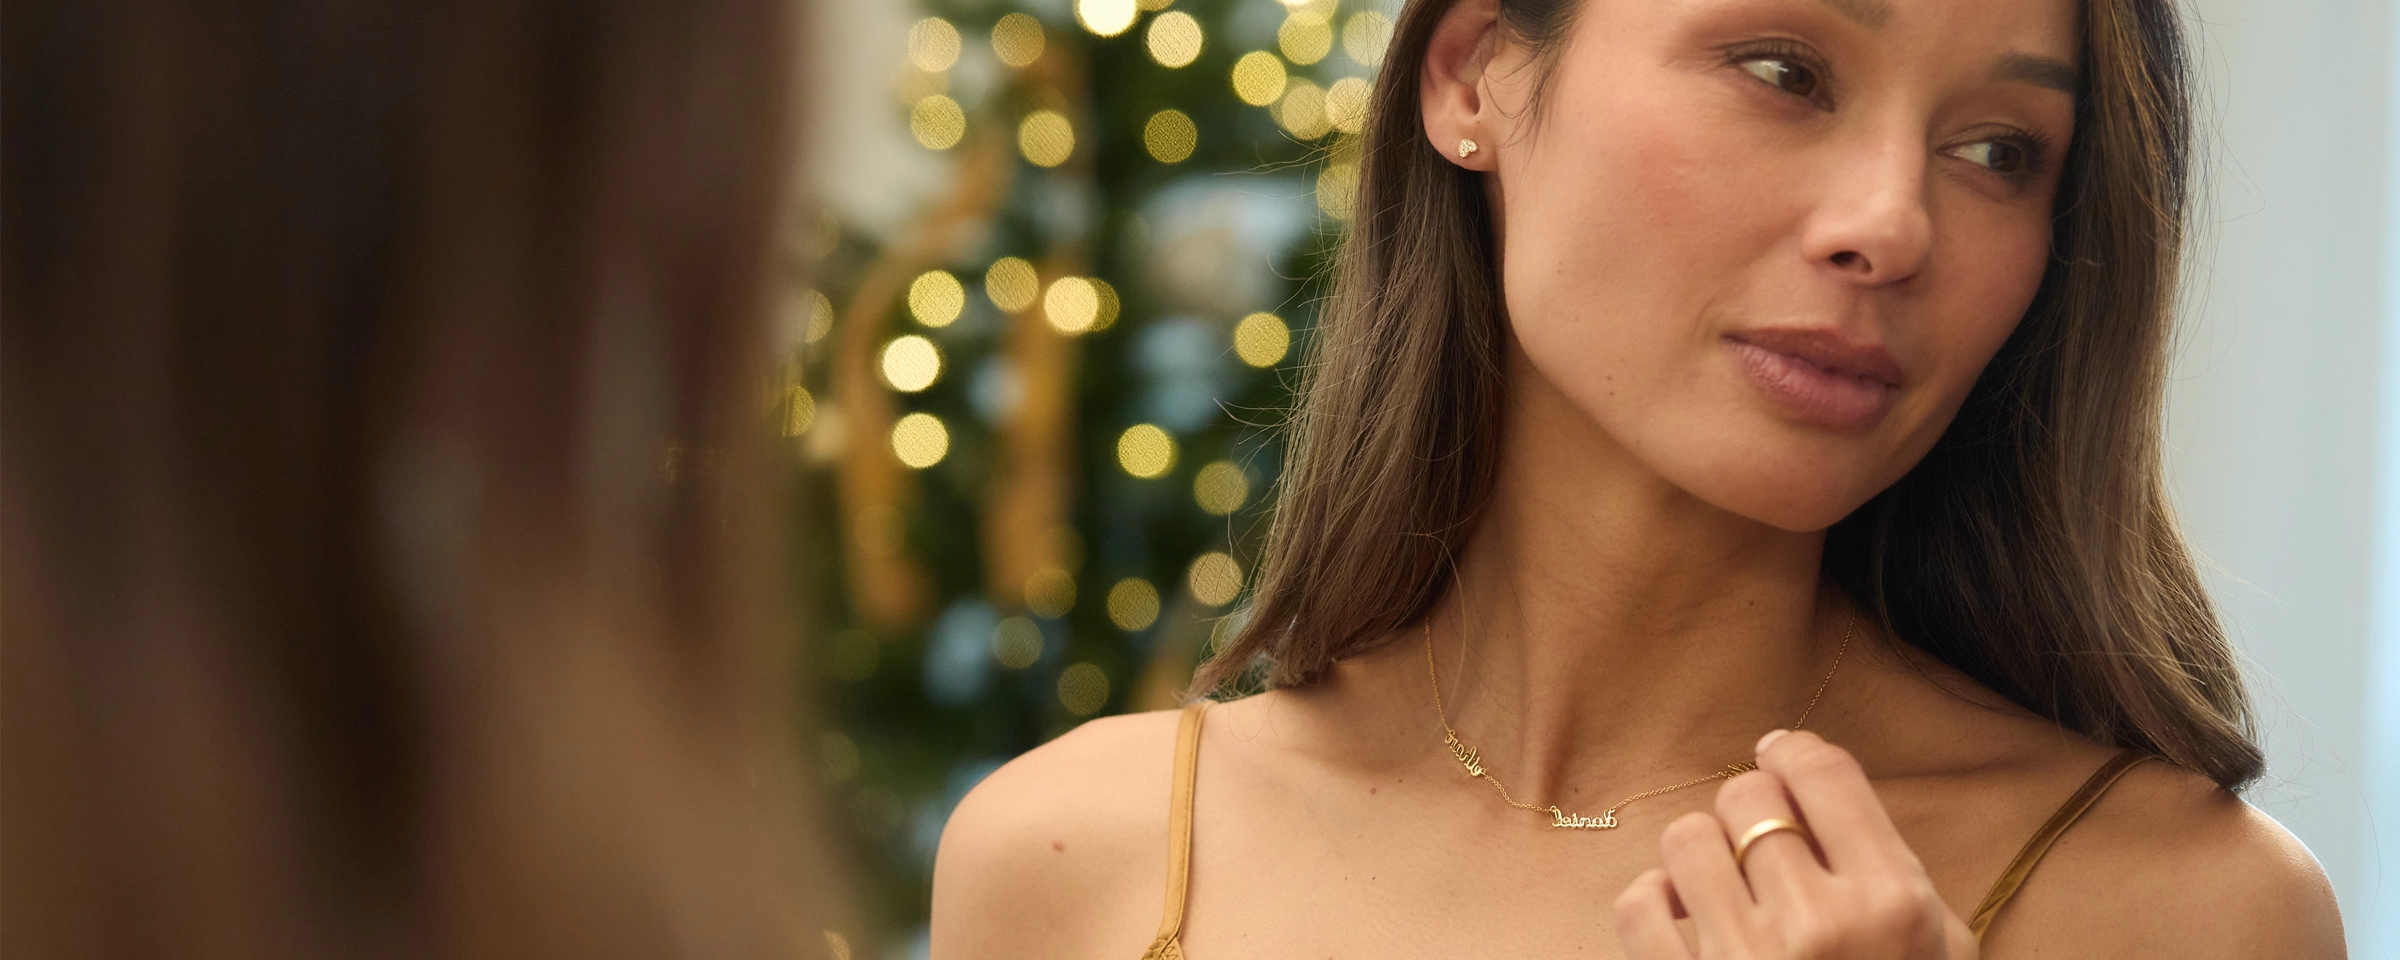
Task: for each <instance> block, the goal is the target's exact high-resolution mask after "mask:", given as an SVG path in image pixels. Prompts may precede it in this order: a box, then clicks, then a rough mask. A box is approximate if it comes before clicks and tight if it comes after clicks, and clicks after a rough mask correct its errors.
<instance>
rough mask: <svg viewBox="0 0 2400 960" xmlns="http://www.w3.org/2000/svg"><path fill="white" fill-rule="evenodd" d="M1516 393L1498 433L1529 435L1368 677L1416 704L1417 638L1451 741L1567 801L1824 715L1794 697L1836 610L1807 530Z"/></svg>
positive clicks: (1533, 791) (1835, 636) (1828, 640)
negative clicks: (1432, 667)
mask: <svg viewBox="0 0 2400 960" xmlns="http://www.w3.org/2000/svg"><path fill="white" fill-rule="evenodd" d="M1559 402H1563V400H1561V401H1559ZM1512 406H1513V407H1514V408H1515V410H1514V412H1513V413H1512V416H1511V418H1510V419H1511V422H1510V423H1509V425H1508V430H1509V435H1510V436H1511V437H1519V438H1522V437H1527V436H1529V435H1533V436H1539V437H1541V439H1542V442H1541V443H1539V444H1529V443H1522V442H1510V443H1507V444H1506V445H1505V446H1506V447H1507V452H1505V453H1504V454H1503V459H1502V466H1501V470H1500V471H1499V476H1498V478H1497V481H1496V485H1495V490H1494V493H1493V496H1492V499H1491V501H1490V503H1489V505H1488V506H1487V507H1486V509H1485V510H1484V512H1483V515H1482V516H1481V518H1480V520H1479V522H1478V525H1477V527H1476V532H1475V534H1474V535H1473V536H1472V537H1471V539H1470V540H1469V542H1468V544H1467V546H1466V548H1465V549H1464V550H1463V551H1462V552H1461V554H1460V556H1459V558H1458V562H1457V566H1456V576H1455V577H1454V579H1453V581H1452V583H1451V586H1450V588H1449V590H1448V592H1447V594H1446V595H1445V596H1444V597H1443V598H1442V600H1441V601H1440V602H1439V603H1438V604H1437V606H1436V608H1435V610H1434V613H1433V615H1432V616H1431V618H1430V620H1429V623H1428V625H1427V632H1428V636H1422V637H1421V636H1416V635H1414V631H1412V635H1411V636H1409V637H1408V638H1407V640H1408V642H1407V643H1405V644H1395V645H1394V647H1393V652H1394V653H1395V654H1397V653H1399V652H1400V651H1408V652H1409V653H1411V654H1413V656H1409V657H1400V656H1390V657H1382V658H1378V660H1379V661H1383V662H1382V663H1379V664H1378V665H1377V666H1376V667H1372V668H1367V669H1372V670H1373V672H1375V673H1378V674H1384V675H1385V676H1381V677H1377V678H1375V679H1374V681H1373V682H1375V683H1376V684H1377V685H1378V686H1383V687H1385V688H1386V689H1390V688H1391V686H1392V685H1394V684H1402V685H1404V686H1401V687H1399V689H1404V690H1406V691H1407V693H1406V694H1405V695H1404V696H1405V699H1409V700H1413V701H1416V702H1420V703H1423V704H1424V706H1423V707H1422V708H1421V709H1422V710H1424V711H1426V712H1428V713H1430V712H1431V711H1432V703H1431V693H1432V691H1431V690H1430V689H1429V688H1428V686H1427V676H1426V674H1427V669H1426V663H1425V661H1426V651H1425V646H1426V644H1427V643H1428V642H1430V644H1431V646H1432V648H1433V652H1434V656H1433V659H1434V661H1435V664H1436V667H1437V669H1436V672H1437V673H1438V676H1439V679H1440V685H1441V696H1442V699H1443V701H1444V703H1445V705H1446V708H1447V711H1448V714H1449V723H1450V726H1451V727H1452V728H1454V729H1455V730H1456V731H1457V733H1458V736H1459V737H1460V738H1461V739H1462V740H1464V741H1465V742H1466V743H1467V744H1469V745H1471V746H1473V747H1474V748H1476V749H1477V750H1478V751H1480V753H1481V759H1482V761H1483V763H1484V765H1485V766H1486V767H1487V768H1489V769H1490V770H1491V771H1492V773H1493V775H1494V776H1496V777H1498V778H1499V779H1500V780H1501V781H1502V782H1504V783H1506V784H1507V785H1508V786H1509V788H1510V789H1511V790H1512V791H1513V792H1515V793H1517V794H1518V795H1519V798H1520V799H1526V800H1529V801H1531V802H1534V803H1537V804H1550V803H1557V804H1559V805H1560V806H1562V807H1567V808H1569V809H1578V808H1583V807H1594V806H1599V805H1605V804H1606V803H1608V802H1611V801H1613V800H1614V799H1616V798H1617V795H1619V794H1622V793H1631V792H1633V791H1634V790H1639V789H1648V788H1650V787H1653V786H1659V785H1662V784H1663V783H1665V782H1679V781H1681V780H1685V779H1689V778H1691V777H1696V776H1704V775H1706V774H1708V773H1710V772H1713V771H1715V770H1718V769H1721V768H1723V767H1724V766H1725V765H1726V764H1728V763H1733V762H1736V761H1745V760H1749V759H1751V755H1750V753H1751V746H1752V744H1753V743H1754V742H1755V741H1756V740H1757V738H1758V737H1759V736H1760V735H1761V734H1764V733H1765V732H1766V731H1768V730H1770V729H1774V728H1776V727H1789V726H1792V725H1793V723H1794V722H1795V721H1796V720H1799V719H1800V717H1801V716H1802V714H1803V712H1804V711H1810V712H1808V714H1807V715H1808V720H1807V722H1806V725H1807V726H1808V727H1809V728H1811V729H1819V728H1822V727H1823V723H1822V721H1823V720H1824V711H1822V710H1813V709H1812V708H1811V707H1810V706H1809V704H1810V702H1811V699H1812V697H1814V696H1815V695H1816V694H1817V692H1818V690H1819V688H1820V684H1821V683H1822V682H1823V681H1824V680H1825V678H1826V675H1827V670H1828V669H1829V668H1830V667H1832V666H1833V665H1834V661H1835V655H1836V651H1837V649H1838V648H1839V647H1840V646H1841V645H1842V642H1843V640H1844V635H1845V622H1846V620H1847V618H1848V617H1849V616H1850V614H1851V611H1850V608H1849V607H1848V606H1847V605H1846V604H1845V603H1843V602H1842V601H1841V600H1840V599H1839V598H1838V597H1837V596H1836V595H1834V594H1833V592H1832V591H1830V590H1827V589H1825V588H1823V587H1822V586H1821V585H1820V582H1819V574H1820V570H1819V567H1820V562H1821V556H1822V551H1823V545H1824V535H1823V533H1822V532H1821V531H1817V532H1807V533H1795V532H1792V531H1787V530H1780V529H1776V528H1773V527H1770V526H1767V525H1765V524H1761V523H1758V522H1756V521H1752V520H1749V519H1747V518H1743V517H1740V516H1737V515H1734V514H1731V513H1727V512H1725V511H1723V510H1719V509H1717V508H1715V507H1712V506H1710V505H1708V504H1705V503H1702V502H1700V501H1698V500H1696V499H1694V498H1692V497H1691V496H1690V495H1689V494H1686V493H1684V492H1682V491H1681V490H1680V489H1678V488H1675V487H1673V486H1672V485H1671V484H1669V483H1667V482H1665V481H1664V480H1662V479H1660V478H1658V477H1657V476H1656V475H1655V474H1652V473H1649V472H1648V471H1647V470H1646V469H1644V468H1642V467H1641V466H1640V465H1639V464H1637V463H1635V462H1634V460H1633V458H1631V457H1630V456H1628V455H1626V454H1625V453H1624V451H1622V450H1620V449H1616V448H1613V447H1612V446H1611V445H1610V444H1608V443H1607V442H1606V441H1605V438H1603V437H1598V436H1592V437H1587V438H1579V439H1578V438H1560V437H1558V436H1556V434H1557V433H1558V428H1559V427H1560V425H1561V424H1564V423H1575V422H1577V420H1578V419H1579V418H1578V417H1572V416H1564V415H1558V414H1563V413H1564V411H1550V410H1545V409H1543V408H1542V405H1541V404H1540V403H1539V400H1538V398H1536V399H1535V400H1533V401H1530V402H1526V401H1521V402H1519V403H1516V404H1512ZM1536 431H1539V432H1536ZM1592 432H1593V433H1594V434H1596V433H1597V431H1596V430H1595V431H1592ZM1562 440H1565V441H1566V442H1560V441H1562ZM1562 461H1563V462H1562ZM1851 652H1852V653H1855V652H1856V651H1851ZM1408 662H1413V663H1414V670H1413V671H1407V673H1408V674H1413V675H1409V676H1407V678H1406V679H1403V675H1404V673H1403V671H1404V669H1405V668H1403V667H1401V666H1400V664H1403V663H1408ZM1845 662H1847V659H1846V658H1845ZM1360 679H1362V680H1364V679H1367V678H1365V677H1361V678H1360ZM1842 687H1843V684H1842V683H1841V680H1840V679H1839V678H1838V677H1837V678H1835V679H1834V680H1833V682H1832V683H1831V684H1830V685H1828V686H1826V687H1825V693H1824V698H1825V700H1827V701H1833V700H1838V699H1839V698H1840V696H1841V692H1842ZM1426 719H1428V720H1430V719H1432V718H1431V717H1427V718H1426ZM1435 729H1438V728H1435ZM1435 746H1438V742H1437V743H1436V744H1435ZM1428 749H1433V748H1432V747H1429V748H1428ZM1443 761H1444V762H1448V758H1447V757H1444V758H1443ZM1586 812H1587V813H1588V812H1597V811H1596V810H1586Z"/></svg>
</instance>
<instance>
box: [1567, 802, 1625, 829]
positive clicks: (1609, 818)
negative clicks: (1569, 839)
mask: <svg viewBox="0 0 2400 960" xmlns="http://www.w3.org/2000/svg"><path fill="white" fill-rule="evenodd" d="M1550 827H1551V828H1552V829H1554V830H1614V829H1616V827H1617V812H1616V811H1614V810H1611V811H1609V812H1607V813H1603V814H1601V815H1599V816H1597V817H1587V816H1584V815H1583V814H1580V813H1568V812H1566V811H1564V810H1560V809H1559V808H1557V807H1551V808H1550Z"/></svg>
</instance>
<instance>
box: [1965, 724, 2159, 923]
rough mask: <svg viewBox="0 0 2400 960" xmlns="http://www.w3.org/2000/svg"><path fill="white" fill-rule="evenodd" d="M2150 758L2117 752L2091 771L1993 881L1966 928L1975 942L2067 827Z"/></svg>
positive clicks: (2139, 754)
mask: <svg viewBox="0 0 2400 960" xmlns="http://www.w3.org/2000/svg"><path fill="white" fill-rule="evenodd" d="M2148 759H2150V758H2149V757H2148V756H2147V755H2144V754H2143V753H2141V752H2140V751H2137V750H2130V749H2128V750H2121V751H2118V752H2117V755H2116V756H2113V757H2110V758H2108V762H2107V763H2103V764H2101V765H2100V769H2098V770H2094V771H2092V775H2091V776H2090V777H2089V778H2087V779H2085V780H2084V781H2083V786H2082V787H2080V788H2078V789H2076V791H2075V795H2074V796H2071V797H2068V798H2067V802H2066V803H2064V804H2061V805H2059V808H2058V812H2057V813H2053V814H2051V815H2050V822H2048V823H2045V824H2042V828H2041V829H2040V830H2036V831H2034V833H2033V838H2032V839H2030V840H2027V841H2025V848H2024V849H2022V850H2019V851H2017V859H2016V860H2015V861H2014V862H2012V863H2010V864H2009V865H2008V869H2006V870H2003V871H2001V872H2000V879H1998V880H1996V881H1993V883H1992V891H1991V892H1990V893H1987V894H1985V895H1984V897H1983V906H1981V907H1978V908H1976V910H1975V918H1974V919H1972V920H1969V921H1967V929H1968V930H1970V931H1973V932H1974V934H1975V937H1976V939H1978V940H1980V939H1982V938H1983V931H1984V930H1985V928H1988V927H1990V926H1991V925H1992V918H1994V917H1996V916H1999V914H2000V908H2001V907H2002V906H2003V905H2005V904H2007V903H2008V901H2009V898H2011V897H2014V896H2016V895H2017V888H2019V887H2022V886H2024V885H2025V877H2026V876H2027V875H2028V874H2031V873H2033V865H2034V864H2037V863H2040V862H2041V861H2042V856H2043V855H2044V854H2047V853H2049V852H2050V845H2051V844H2054V843H2057V842H2058V838H2059V836H2060V835H2061V834H2064V833H2066V832H2067V828H2068V827H2071V826H2074V825H2075V821H2076V820H2078V819H2081V818H2082V817H2083V813H2084V811H2086V810H2089V809H2091V808H2092V804H2093V803H2095V802H2098V801H2099V799H2100V795H2101V794H2104V793H2107V792H2108V788H2109V787H2111V786H2114V785H2115V784H2116V782H2117V778H2118V777H2122V776H2124V775H2125V771H2127V770H2131V769H2133V765H2134V764H2137V763H2140V762H2142V761H2144V760H2148Z"/></svg>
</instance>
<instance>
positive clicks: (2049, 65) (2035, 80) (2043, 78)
mask: <svg viewBox="0 0 2400 960" xmlns="http://www.w3.org/2000/svg"><path fill="white" fill-rule="evenodd" d="M1992 79H1994V80H2001V81H2012V82H2016V83H2030V84H2033V85H2034V86H2037V87H2045V88H2048V89H2051V90H2057V91H2060V92H2062V93H2067V94H2073V93H2074V92H2075V91H2076V89H2077V88H2079V87H2081V86H2083V77H2082V75H2081V74H2079V73H2077V72H2076V70H2075V67H2074V65H2073V64H2070V63H2068V62H2066V61H2064V60H2060V59H2057V58H2055V57H2041V56H2035V55H2033V54H2030V53H2004V54H2001V55H2000V59H1998V60H1994V61H1992Z"/></svg>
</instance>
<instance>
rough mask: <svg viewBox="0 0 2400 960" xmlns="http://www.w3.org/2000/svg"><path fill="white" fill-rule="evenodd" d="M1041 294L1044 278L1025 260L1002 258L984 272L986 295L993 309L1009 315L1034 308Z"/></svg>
mask: <svg viewBox="0 0 2400 960" xmlns="http://www.w3.org/2000/svg"><path fill="white" fill-rule="evenodd" d="M1041 293H1042V278H1041V275H1040V274H1037V273H1035V272H1034V269H1033V264H1031V263H1028V262H1026V261H1025V260H1024V259H1022V258H1019V257H1001V258H1000V259H998V260H994V261H992V266H991V268H990V269H987V270H985V271H984V272H983V295H984V296H986V297H989V298H991V301H992V306H995V307H999V308H1000V309H1002V310H1005V311H1007V312H1009V313H1015V312H1017V311H1019V310H1023V309H1025V308H1026V307H1030V306H1033V300H1034V298H1035V297H1038V296H1041Z"/></svg>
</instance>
